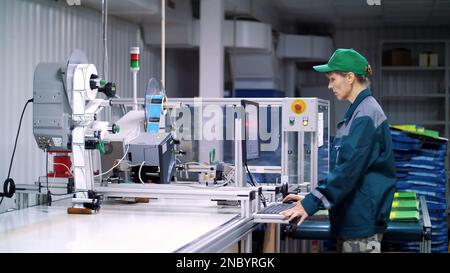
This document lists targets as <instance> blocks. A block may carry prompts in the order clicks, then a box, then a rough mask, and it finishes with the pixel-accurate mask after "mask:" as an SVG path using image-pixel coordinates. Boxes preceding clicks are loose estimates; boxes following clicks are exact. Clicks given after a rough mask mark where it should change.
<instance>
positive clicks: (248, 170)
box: [245, 163, 267, 207]
mask: <svg viewBox="0 0 450 273" xmlns="http://www.w3.org/2000/svg"><path fill="white" fill-rule="evenodd" d="M245 168H246V169H247V172H248V175H249V177H250V181H251V185H253V186H254V187H256V183H255V181H253V175H252V173H251V172H250V169H249V168H248V165H247V163H245ZM259 198H260V199H261V202H262V203H263V206H264V207H267V204H266V197H265V196H264V194H262V193H260V194H259Z"/></svg>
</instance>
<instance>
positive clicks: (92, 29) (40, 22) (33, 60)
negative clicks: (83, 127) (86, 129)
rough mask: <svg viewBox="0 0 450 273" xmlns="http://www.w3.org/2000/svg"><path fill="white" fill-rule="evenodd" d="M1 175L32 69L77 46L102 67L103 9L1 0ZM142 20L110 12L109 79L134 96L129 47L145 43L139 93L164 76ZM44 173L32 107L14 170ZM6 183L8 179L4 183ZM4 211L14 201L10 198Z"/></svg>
mask: <svg viewBox="0 0 450 273" xmlns="http://www.w3.org/2000/svg"><path fill="white" fill-rule="evenodd" d="M0 39H1V41H0V82H1V99H0V114H1V115H0V116H1V120H0V128H1V129H0V131H1V133H0V154H1V161H0V180H1V181H3V180H4V179H5V178H6V176H7V173H8V167H9V161H10V157H11V153H12V149H13V145H14V139H15V135H16V131H17V126H18V123H19V118H20V114H21V111H22V108H23V105H24V103H25V102H26V100H27V99H29V98H31V97H32V93H33V89H32V88H33V73H34V69H35V67H36V65H37V64H38V63H40V62H64V61H65V60H66V59H67V58H68V57H69V55H70V53H71V52H72V50H74V49H76V48H80V49H82V50H84V51H85V52H86V54H87V56H88V59H89V61H90V62H91V63H93V64H95V65H96V66H97V70H98V71H99V73H100V72H101V71H102V64H103V47H102V18H101V12H99V11H96V10H92V9H88V8H85V7H83V6H68V5H67V4H66V1H59V2H55V1H49V0H37V1H31V0H30V1H25V0H1V1H0ZM142 45H143V43H142V39H141V36H140V30H139V27H138V25H136V24H133V23H129V22H126V21H123V20H120V19H117V18H114V17H112V16H109V17H108V57H109V80H111V81H114V82H116V83H117V86H118V95H120V96H121V97H131V94H132V91H131V88H132V79H131V74H130V71H129V48H130V47H131V46H140V47H141V70H140V72H139V75H138V77H139V82H138V90H139V96H141V97H142V96H143V93H144V88H145V85H146V83H147V81H148V79H149V78H150V77H151V76H159V74H160V72H159V69H158V66H159V64H160V61H159V56H158V53H157V52H156V51H155V50H151V49H148V48H146V49H145V50H142ZM44 174H45V154H44V153H43V152H42V151H41V150H39V149H38V148H37V145H36V143H35V141H34V138H33V130H32V109H31V107H29V108H28V109H27V112H26V114H25V116H24V119H23V123H22V129H21V133H20V137H19V141H18V144H17V151H16V155H15V159H14V165H13V169H12V172H11V176H12V177H13V178H14V180H15V181H16V183H33V182H34V181H36V179H37V177H38V176H39V175H44ZM0 185H3V183H0ZM3 202H4V203H3V204H2V206H1V207H0V212H1V211H3V210H4V209H5V208H7V207H13V206H14V203H13V202H12V201H11V200H7V199H5V200H4V201H3Z"/></svg>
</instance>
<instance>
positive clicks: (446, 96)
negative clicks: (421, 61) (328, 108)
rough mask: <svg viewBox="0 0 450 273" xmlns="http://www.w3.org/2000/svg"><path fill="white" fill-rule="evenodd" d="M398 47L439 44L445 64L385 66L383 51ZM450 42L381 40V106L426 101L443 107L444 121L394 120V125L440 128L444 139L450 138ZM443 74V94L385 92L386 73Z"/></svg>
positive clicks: (429, 92)
mask: <svg viewBox="0 0 450 273" xmlns="http://www.w3.org/2000/svg"><path fill="white" fill-rule="evenodd" d="M389 44H391V45H397V46H404V47H408V46H411V45H419V44H423V45H430V44H435V45H436V44H438V45H440V46H443V48H444V51H443V53H444V58H443V60H444V63H439V64H438V66H436V67H422V66H418V65H411V66H383V60H382V58H383V51H384V48H385V46H386V45H389ZM449 47H450V41H449V40H381V41H380V47H379V48H380V50H379V67H378V76H379V81H378V82H379V86H380V88H379V90H380V91H379V92H380V93H379V98H380V101H381V104H383V102H387V101H397V102H399V103H401V101H404V102H405V103H409V102H411V101H414V100H416V101H419V100H420V101H426V102H428V103H433V104H436V105H438V106H439V107H443V109H444V116H443V117H442V119H431V120H430V119H424V120H395V119H394V120H393V122H392V123H404V124H406V123H413V124H421V125H423V126H427V125H428V126H435V127H436V126H440V127H443V129H444V130H443V131H441V130H440V133H441V134H442V133H443V134H444V137H446V138H449V136H450V87H449V78H450V72H449V70H450V64H449V63H450V55H449V54H450V52H449V50H450V49H449ZM439 71H442V72H443V76H442V77H444V90H443V92H439V90H427V91H428V92H423V93H415V94H411V93H407V92H406V90H405V93H402V94H392V93H390V90H383V75H386V73H392V72H396V73H405V74H411V73H434V72H439ZM439 100H442V103H444V104H443V105H442V104H440V102H439ZM399 106H400V105H399ZM385 110H386V112H387V114H388V115H389V110H390V109H389V108H388V109H385Z"/></svg>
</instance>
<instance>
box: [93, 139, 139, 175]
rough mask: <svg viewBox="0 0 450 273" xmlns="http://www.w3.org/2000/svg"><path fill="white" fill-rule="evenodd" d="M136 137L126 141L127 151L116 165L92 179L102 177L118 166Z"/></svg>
mask: <svg viewBox="0 0 450 273" xmlns="http://www.w3.org/2000/svg"><path fill="white" fill-rule="evenodd" d="M138 136H139V135H137V136H135V137H133V138H132V139H130V140H129V141H128V144H126V145H127V150H126V151H125V153H124V155H123V156H122V158H121V159H120V160H119V162H117V163H116V165H114V166H112V167H111V168H110V169H109V170H107V171H106V172H104V173H101V174H97V175H94V177H99V176H103V175H105V174H107V173H109V172H110V171H112V170H114V168H115V167H117V166H119V164H120V163H121V162H122V161H123V160H124V159H125V157H126V156H127V154H128V150H129V149H130V142H131V141H133V140H135V139H136V138H137V137H138Z"/></svg>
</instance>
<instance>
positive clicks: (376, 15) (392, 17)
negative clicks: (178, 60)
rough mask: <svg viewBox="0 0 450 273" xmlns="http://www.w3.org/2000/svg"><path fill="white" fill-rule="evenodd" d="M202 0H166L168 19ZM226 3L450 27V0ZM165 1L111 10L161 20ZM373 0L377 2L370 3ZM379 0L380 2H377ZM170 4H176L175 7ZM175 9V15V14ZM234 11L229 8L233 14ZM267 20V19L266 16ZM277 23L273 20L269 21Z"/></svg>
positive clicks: (317, 18)
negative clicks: (162, 6)
mask: <svg viewBox="0 0 450 273" xmlns="http://www.w3.org/2000/svg"><path fill="white" fill-rule="evenodd" d="M199 1H202V0H166V2H167V3H168V5H169V8H168V9H167V10H166V12H167V14H166V19H167V20H168V22H170V21H171V20H175V21H177V18H179V17H185V16H192V8H191V5H194V13H195V9H198V8H199ZM224 1H227V2H226V3H227V5H226V6H230V5H231V6H233V5H234V6H242V7H244V9H245V10H248V11H249V12H250V13H251V12H252V11H254V10H258V8H257V7H259V10H260V11H261V10H266V11H267V9H273V10H272V11H276V12H272V14H274V15H271V16H272V17H273V16H275V17H277V18H276V20H279V21H280V22H281V23H282V24H284V25H292V24H299V23H303V24H310V25H319V24H320V25H332V26H355V25H357V26H361V25H364V26H370V25H373V26H387V27H389V26H445V25H448V26H450V0H224ZM101 2H102V1H101V0H83V3H84V4H85V5H86V6H89V7H92V8H95V9H98V10H101ZM160 3H161V0H108V13H109V14H110V15H114V16H118V17H121V18H124V19H127V20H129V21H133V22H136V23H141V24H143V23H144V24H145V23H158V22H160V16H161V6H160ZM370 3H373V4H374V5H370ZM377 3H379V4H380V5H377ZM170 5H173V7H175V6H176V9H171V8H170ZM171 12H172V13H173V14H171ZM229 12H230V10H227V13H229ZM254 13H255V12H254ZM259 13H261V12H259ZM251 15H254V17H255V18H256V19H258V16H257V15H255V14H250V16H249V17H251ZM265 19H267V18H265ZM269 23H273V22H269Z"/></svg>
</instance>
